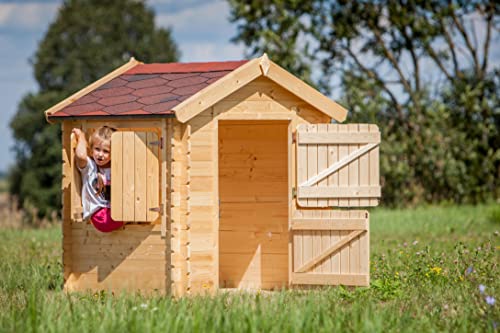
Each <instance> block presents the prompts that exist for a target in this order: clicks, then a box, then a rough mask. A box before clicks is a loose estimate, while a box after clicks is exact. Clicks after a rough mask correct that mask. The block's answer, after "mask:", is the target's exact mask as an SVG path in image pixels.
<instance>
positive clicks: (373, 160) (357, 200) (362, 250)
mask: <svg viewBox="0 0 500 333" xmlns="http://www.w3.org/2000/svg"><path fill="white" fill-rule="evenodd" d="M379 144H380V132H379V130H378V127H377V126H376V125H368V124H348V125H338V124H318V125H299V126H298V128H297V133H296V145H297V154H296V161H295V163H296V165H295V166H296V168H295V169H296V170H297V189H296V200H297V206H298V211H297V214H296V216H295V217H294V218H293V219H292V221H291V228H290V230H291V232H292V249H293V251H292V253H291V255H292V256H293V257H292V258H291V262H292V266H293V267H292V271H291V283H292V284H326V285H338V284H342V285H354V286H366V285H368V284H369V232H368V230H369V220H368V212H367V211H364V210H349V211H347V210H324V209H323V210H314V209H311V208H313V207H321V208H326V207H369V206H376V205H378V201H379V200H378V199H379V197H380V180H379V178H380V177H379V156H378V154H379V148H378V146H379ZM300 207H305V208H307V209H300Z"/></svg>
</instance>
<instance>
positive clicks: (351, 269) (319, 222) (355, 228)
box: [291, 210, 370, 286]
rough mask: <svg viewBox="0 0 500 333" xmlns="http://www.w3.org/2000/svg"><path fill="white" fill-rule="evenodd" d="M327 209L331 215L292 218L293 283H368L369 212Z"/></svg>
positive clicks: (360, 284)
mask: <svg viewBox="0 0 500 333" xmlns="http://www.w3.org/2000/svg"><path fill="white" fill-rule="evenodd" d="M325 213H326V214H328V215H329V216H328V217H322V218H317V217H315V218H314V217H310V218H307V217H300V218H299V217H295V218H292V221H291V222H292V223H291V232H292V255H293V257H292V273H291V283H292V284H296V285H311V284H312V285H317V284H320V285H340V284H342V285H348V286H368V285H369V283H370V267H369V258H370V249H369V217H368V212H367V211H359V210H358V211H355V210H351V211H339V210H336V211H334V210H329V211H327V212H325Z"/></svg>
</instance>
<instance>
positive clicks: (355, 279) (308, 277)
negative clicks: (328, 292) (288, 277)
mask: <svg viewBox="0 0 500 333" xmlns="http://www.w3.org/2000/svg"><path fill="white" fill-rule="evenodd" d="M369 283H370V279H369V276H368V274H318V273H292V284H319V285H344V286H368V285H369Z"/></svg>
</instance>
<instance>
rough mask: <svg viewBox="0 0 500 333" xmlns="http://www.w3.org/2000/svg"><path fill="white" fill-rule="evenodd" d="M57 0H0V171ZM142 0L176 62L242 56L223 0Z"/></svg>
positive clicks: (9, 160)
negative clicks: (168, 39)
mask: <svg viewBox="0 0 500 333" xmlns="http://www.w3.org/2000/svg"><path fill="white" fill-rule="evenodd" d="M61 2H62V1H58V0H57V1H56V0H45V1H43V0H33V1H13V0H0V101H1V104H0V105H1V107H0V172H5V171H7V169H8V168H9V166H10V165H13V164H14V159H15V156H14V153H13V151H12V147H13V145H14V139H13V138H12V133H11V130H10V128H9V123H10V120H11V119H12V117H13V116H14V114H15V113H16V110H17V104H18V103H19V101H20V100H21V99H22V97H23V96H24V95H25V94H27V93H28V92H36V91H37V85H36V81H35V80H34V78H33V70H32V66H31V64H30V62H29V59H30V58H31V57H32V56H33V55H34V54H35V51H36V49H37V47H38V43H39V42H40V41H41V39H42V38H43V36H44V35H45V33H46V31H47V29H48V26H49V24H50V23H51V22H52V21H53V20H54V19H55V17H56V15H57V10H58V8H59V6H60V4H61ZM146 4H147V5H148V6H149V7H150V8H152V9H153V10H154V11H155V13H156V18H155V20H156V25H157V26H159V27H170V28H171V30H172V35H173V39H174V40H175V41H176V43H177V45H178V47H179V49H180V51H181V53H182V54H181V59H180V60H181V61H183V62H193V61H224V60H239V59H243V46H242V45H236V44H234V43H231V42H230V39H231V38H232V37H233V36H234V35H235V33H236V31H235V26H234V25H232V24H231V23H229V21H228V17H229V6H228V5H227V3H226V2H225V1H223V0H182V1H181V0H147V1H146ZM40 112H43V110H40Z"/></svg>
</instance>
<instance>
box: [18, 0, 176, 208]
mask: <svg viewBox="0 0 500 333" xmlns="http://www.w3.org/2000/svg"><path fill="white" fill-rule="evenodd" d="M131 56H134V57H136V58H137V59H139V60H141V61H144V62H172V61H177V59H178V57H179V51H178V50H177V46H176V44H175V43H174V41H173V40H172V37H171V33H170V30H168V29H159V28H155V25H154V13H153V12H152V10H150V9H148V8H147V7H146V6H145V5H144V3H143V2H141V1H133V0H125V1H123V0H112V1H99V0H67V1H64V2H63V4H62V6H61V8H60V9H59V13H58V15H57V17H56V19H55V21H54V22H53V23H52V24H51V25H50V26H49V29H48V31H47V33H46V35H45V37H44V39H43V40H42V41H41V42H40V44H39V46H38V50H37V51H36V54H35V56H34V59H33V60H32V63H33V67H34V74H35V78H36V81H37V83H38V87H39V89H38V92H36V93H28V94H27V95H26V96H24V98H23V99H22V101H21V102H20V103H19V106H18V111H17V113H16V115H15V116H14V118H13V119H12V121H11V123H10V127H11V128H12V130H13V134H14V138H15V140H16V143H15V147H14V149H15V152H16V165H15V166H14V167H13V168H12V169H11V170H10V177H9V178H10V192H11V194H14V195H16V196H18V198H19V202H20V204H21V205H23V204H26V203H27V202H29V203H30V204H31V205H33V206H35V207H36V208H38V210H39V214H40V215H46V214H48V213H50V212H51V211H52V210H54V209H58V208H59V207H60V206H61V204H60V203H61V190H60V188H61V186H60V177H61V176H60V175H61V144H60V137H61V132H60V126H58V125H49V124H47V122H46V120H45V118H44V114H43V111H44V110H46V109H47V108H49V107H50V106H52V105H54V104H56V103H58V102H59V101H61V100H62V99H64V98H66V97H67V96H69V95H71V94H72V93H74V92H75V91H78V90H79V89H81V88H83V87H85V86H86V85H88V84H90V83H91V82H94V81H95V80H97V79H99V78H101V77H102V76H104V75H105V74H107V73H109V72H110V71H112V70H113V69H115V68H117V67H119V66H121V65H123V63H124V62H126V61H128V59H129V57H131Z"/></svg>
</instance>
